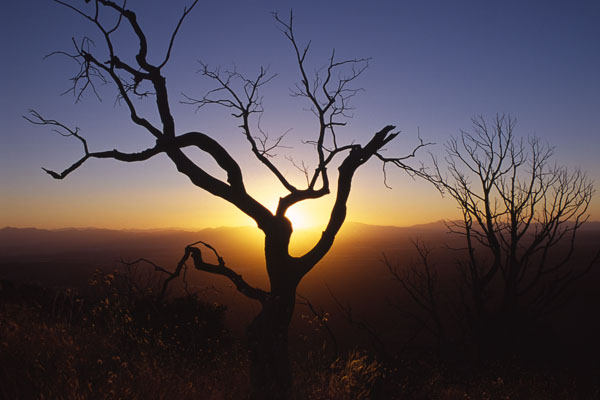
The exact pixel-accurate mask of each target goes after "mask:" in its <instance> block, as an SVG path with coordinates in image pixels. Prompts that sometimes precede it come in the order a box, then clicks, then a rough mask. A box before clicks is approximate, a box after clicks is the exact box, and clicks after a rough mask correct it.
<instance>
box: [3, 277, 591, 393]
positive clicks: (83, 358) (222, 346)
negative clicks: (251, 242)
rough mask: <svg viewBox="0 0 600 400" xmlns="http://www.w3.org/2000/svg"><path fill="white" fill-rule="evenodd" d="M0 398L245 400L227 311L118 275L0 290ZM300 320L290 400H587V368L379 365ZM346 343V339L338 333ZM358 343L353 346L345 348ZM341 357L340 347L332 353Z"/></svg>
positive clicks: (311, 321) (564, 363)
mask: <svg viewBox="0 0 600 400" xmlns="http://www.w3.org/2000/svg"><path fill="white" fill-rule="evenodd" d="M0 295H1V297H0V398H6V399H117V398H123V399H244V398H246V397H247V394H248V392H249V389H250V388H249V385H250V380H249V377H248V372H247V371H248V359H247V352H246V350H245V343H244V341H243V340H241V339H239V338H237V337H235V335H234V334H232V333H231V332H229V331H228V329H227V326H226V324H225V315H226V313H227V312H228V311H227V309H226V308H225V307H224V306H222V305H219V304H214V303H209V302H207V301H205V300H203V299H202V298H201V297H199V296H198V295H191V294H188V295H183V296H180V297H176V298H170V299H169V300H165V301H157V300H156V296H155V295H154V293H153V291H152V289H151V288H144V289H140V288H139V285H136V284H134V282H132V280H131V277H130V276H129V275H128V274H127V273H126V272H124V271H117V270H115V271H113V272H109V273H107V272H100V271H98V272H97V273H96V274H94V276H93V277H92V278H91V279H90V281H89V284H88V285H87V286H86V287H81V288H77V289H75V288H74V289H60V290H58V289H51V288H48V287H41V286H34V285H27V284H16V283H13V282H9V281H3V282H2V290H1V292H0ZM310 310H311V309H308V308H305V309H303V312H304V315H303V317H304V318H303V323H304V326H300V327H299V328H298V332H295V333H296V334H295V335H294V332H293V333H292V336H293V337H294V338H296V339H298V340H296V341H292V348H291V355H292V368H293V370H294V376H295V378H294V383H293V390H292V398H296V399H371V398H372V399H596V398H598V396H599V395H600V391H599V389H600V382H599V380H600V369H599V368H598V367H599V365H598V363H597V362H596V363H594V362H593V360H592V361H590V360H588V361H587V362H582V363H579V364H578V363H577V360H573V359H569V357H565V356H564V355H563V356H559V355H558V352H557V351H556V352H555V349H548V352H549V353H552V354H556V357H554V361H552V359H553V357H546V358H543V360H537V361H535V360H531V359H526V358H523V359H519V358H517V357H514V358H512V359H510V360H504V361H502V362H495V363H489V364H487V365H485V366H481V365H478V364H476V363H469V362H466V361H465V360H464V359H463V360H461V361H459V360H458V359H457V358H456V357H454V358H452V357H446V358H443V357H442V358H440V357H438V356H436V355H434V352H432V351H430V349H428V348H427V347H423V346H421V347H419V348H418V350H414V349H413V351H411V352H408V353H407V352H404V353H402V352H398V351H395V350H394V351H390V352H388V353H386V354H379V353H378V352H377V351H376V349H374V348H370V347H369V346H362V348H360V347H357V346H356V345H354V346H352V345H350V346H345V345H344V346H340V348H338V342H340V341H339V340H336V338H337V339H339V337H338V336H341V334H342V332H340V331H335V332H332V331H331V330H330V328H331V326H330V325H329V324H328V318H329V315H328V314H327V313H320V312H319V311H318V310H316V308H315V307H313V308H312V310H313V311H314V312H311V311H310ZM345 335H349V334H348V332H346V333H345ZM356 343H358V342H356ZM342 347H343V348H342Z"/></svg>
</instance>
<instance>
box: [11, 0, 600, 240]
mask: <svg viewBox="0 0 600 400" xmlns="http://www.w3.org/2000/svg"><path fill="white" fill-rule="evenodd" d="M71 3H72V4H77V5H84V2H83V0H81V1H73V2H71ZM190 3H191V1H182V0H176V1H168V2H167V1H159V0H145V1H141V0H130V1H128V6H129V7H130V8H131V9H133V10H137V11H138V20H139V21H140V24H141V26H142V27H143V28H145V30H146V31H147V34H148V37H149V42H150V59H151V60H158V59H160V58H161V57H162V55H163V54H164V52H165V49H166V46H167V43H168V38H169V35H170V32H171V31H172V29H173V28H174V26H175V25H176V23H177V20H178V18H179V16H180V14H181V12H182V10H183V7H184V6H185V5H187V4H190ZM291 9H293V12H294V15H295V28H296V35H297V38H298V40H299V42H300V43H307V42H308V41H309V40H310V41H311V49H310V51H309V53H308V65H309V66H310V70H311V71H312V70H315V69H318V68H320V67H322V66H323V65H325V64H326V62H327V60H328V57H329V55H330V52H331V50H332V49H334V48H335V50H336V55H338V56H339V57H340V58H361V57H371V60H370V63H369V68H368V69H367V70H366V72H365V73H364V74H363V75H362V76H361V77H360V79H359V80H358V81H357V87H361V88H364V91H361V92H360V93H359V94H358V95H357V96H356V97H355V98H354V99H353V103H352V104H353V106H354V107H355V109H354V111H353V117H352V118H351V119H349V120H348V121H347V122H348V124H347V126H346V127H345V128H344V129H343V133H341V135H343V138H344V140H345V141H346V142H347V143H350V142H352V141H355V142H357V143H365V142H366V141H367V140H368V139H369V137H370V136H371V135H372V134H373V133H374V132H376V131H378V130H380V129H381V128H382V127H384V126H385V125H388V124H393V125H396V126H397V129H399V130H400V131H401V132H402V135H400V136H399V137H398V138H397V139H396V140H394V141H393V142H392V143H391V144H390V145H389V146H387V150H386V155H403V154H407V153H410V151H411V150H412V147H413V146H414V145H415V144H416V143H417V134H420V136H421V137H422V138H423V139H424V140H425V141H427V142H434V143H435V145H432V146H429V147H428V148H427V150H426V151H424V152H422V153H421V155H420V156H419V157H420V158H419V159H420V160H424V161H427V160H428V155H427V153H428V152H431V153H433V154H435V155H438V156H439V155H441V154H443V143H445V142H446V141H447V140H448V139H450V138H451V137H452V136H456V135H457V134H459V133H460V130H461V129H463V130H469V129H470V127H471V118H472V117H475V116H479V115H482V116H483V117H484V118H486V119H488V120H491V119H492V118H494V116H495V115H496V114H503V113H506V114H510V115H511V116H512V117H514V118H516V119H517V126H516V133H517V134H518V135H519V136H522V137H528V136H534V135H535V136H538V137H540V138H541V139H542V140H544V141H546V142H547V143H548V144H549V145H551V146H555V148H556V150H555V158H554V161H555V162H556V163H557V164H559V165H564V166H566V167H568V168H571V169H573V168H581V169H583V170H585V171H587V173H588V175H589V177H590V179H592V180H594V181H595V182H596V186H597V185H598V184H599V182H600V157H598V153H599V151H600V24H598V21H599V20H600V2H598V1H591V0H590V1H580V0H574V1H570V2H564V1H561V2H559V1H527V2H525V1H510V0H509V1H502V2H497V1H493V2H492V1H452V2H449V1H427V0H423V1H371V2H363V1H361V2H359V1H355V2H349V1H337V0H331V1H322V0H321V1H312V0H308V1H290V0H283V1H282V0H279V1H275V0H272V1H265V0H262V1H239V0H238V1H226V0H224V1H219V2H205V1H200V3H199V4H198V6H197V7H196V8H195V9H194V11H193V12H192V13H191V14H189V16H188V18H187V19H186V21H185V22H184V25H183V26H182V28H181V30H180V32H179V34H178V37H177V41H176V43H175V46H174V49H173V55H172V58H171V61H170V63H169V65H168V66H167V67H166V68H165V70H164V74H165V76H166V79H167V84H168V87H169V90H170V99H171V102H172V104H171V106H172V109H173V113H174V117H175V119H176V127H177V131H178V133H184V132H186V131H190V130H197V131H201V132H205V133H207V134H209V135H211V136H212V137H214V138H216V139H218V140H219V141H220V142H221V143H222V144H223V145H224V146H225V147H226V148H227V149H228V151H229V152H230V153H231V154H232V155H233V156H234V157H235V158H236V160H237V161H238V162H239V163H240V164H241V166H242V168H243V170H244V177H245V180H246V184H247V186H248V189H249V191H250V193H251V194H252V195H253V196H255V197H256V198H257V199H259V200H260V201H262V202H264V204H266V205H267V206H268V207H270V208H273V207H275V205H276V204H277V200H278V198H279V197H280V196H282V195H285V194H286V193H285V191H284V190H283V188H282V187H278V186H277V182H276V181H275V180H274V179H273V177H272V176H270V175H269V173H268V171H267V170H266V169H265V168H264V166H262V165H261V164H260V163H259V162H258V161H257V160H256V159H254V158H253V157H252V156H251V154H250V152H249V147H248V144H247V142H246V141H245V140H244V138H243V137H242V135H241V133H240V130H239V128H238V127H237V125H238V124H239V123H238V121H237V120H235V118H233V117H232V116H231V115H230V114H229V113H228V112H227V110H223V109H218V108H204V109H201V110H196V109H195V108H194V107H193V106H190V105H185V104H180V103H179V101H180V100H182V99H183V96H182V94H186V95H189V96H196V97H201V96H202V94H203V93H204V92H206V91H207V90H210V89H211V88H213V87H214V86H212V83H211V82H210V81H208V80H206V79H203V78H202V77H201V76H200V75H199V74H198V73H197V71H198V69H199V63H198V61H202V62H205V63H208V64H209V65H211V66H218V65H221V66H223V68H231V67H232V66H233V65H235V67H236V68H237V70H238V71H240V72H242V73H244V74H247V75H249V76H252V75H254V74H256V73H257V72H258V70H259V68H260V67H261V66H269V68H270V71H272V72H274V73H277V76H276V77H275V79H273V80H272V81H271V82H270V83H269V85H268V86H266V87H265V88H264V91H263V93H262V94H263V96H264V97H263V104H264V108H265V112H264V113H263V115H262V117H261V126H262V128H263V129H264V130H266V131H268V132H269V133H270V134H271V135H272V136H278V135H279V134H281V133H283V132H285V131H287V130H289V129H291V131H290V133H289V134H287V135H286V137H285V139H284V142H283V144H284V145H285V148H282V149H278V151H277V157H276V158H275V159H274V160H275V162H276V163H277V165H278V166H279V167H280V168H281V170H282V171H284V173H285V174H286V176H289V177H290V179H292V180H294V181H295V182H302V179H303V176H302V174H300V173H299V172H298V171H297V170H296V169H295V168H294V167H293V165H292V164H291V163H290V162H289V161H288V160H287V159H286V155H287V156H293V157H294V159H295V160H299V159H303V160H304V159H306V162H307V164H308V165H309V166H310V165H311V161H313V160H312V159H311V152H310V148H307V146H306V145H304V144H303V143H302V141H303V140H307V139H309V138H311V137H313V136H311V133H312V132H314V128H315V120H314V117H313V116H312V114H311V113H310V112H307V111H306V108H307V107H308V104H307V103H306V102H305V101H303V99H299V98H294V97H291V96H290V88H291V87H293V86H294V84H295V83H296V82H298V81H299V75H298V70H297V66H296V65H295V64H294V58H293V53H292V48H291V47H290V43H289V42H288V41H287V40H286V39H285V37H284V36H283V34H282V33H281V32H280V31H279V30H278V29H277V26H276V24H275V22H274V20H273V17H272V15H271V12H273V11H277V12H279V13H280V14H281V15H286V16H287V15H288V14H289V12H290V10H291ZM0 18H1V24H0V30H1V32H2V34H1V35H0V37H1V38H0V41H1V49H2V54H3V57H2V60H1V61H0V93H2V95H1V96H0V101H1V104H0V116H1V118H0V185H1V186H0V187H1V192H0V227H1V226H16V227H33V226H35V227H40V228H64V227H100V228H119V229H120V228H141V229H149V228H172V227H175V228H185V229H201V228H205V227H216V226H239V225H246V224H251V223H252V222H251V220H250V219H249V218H247V217H246V216H244V215H243V214H242V213H241V212H239V211H238V210H237V209H235V208H234V207H233V206H231V205H229V204H227V203H226V202H224V201H223V200H221V199H218V198H214V197H212V196H211V195H209V194H207V193H205V192H203V191H202V190H201V189H199V188H197V187H195V186H193V185H192V184H191V183H190V182H189V181H188V180H187V178H186V177H184V176H183V175H181V174H179V173H178V172H177V171H176V170H175V168H174V166H173V165H172V164H171V163H169V160H168V159H167V158H166V157H155V158H153V159H151V160H149V161H146V162H143V163H119V162H117V161H112V160H91V161H89V162H87V163H86V164H85V165H84V166H82V167H81V168H79V169H78V170H77V171H75V172H74V173H73V174H71V175H70V176H69V177H68V178H67V179H64V180H62V181H57V180H54V179H52V178H51V177H50V176H48V175H47V174H45V173H44V172H43V171H42V169H41V167H45V168H50V169H54V170H58V171H60V170H62V169H64V168H65V167H67V166H69V165H70V164H71V163H73V162H74V161H75V160H77V159H78V158H79V157H80V156H81V154H82V149H81V145H80V143H78V142H77V141H76V140H73V139H72V138H64V137H61V136H59V135H57V134H56V133H53V132H52V131H51V130H50V129H48V128H47V127H40V126H33V125H31V124H29V123H27V121H25V120H24V119H23V118H22V116H23V115H25V114H26V113H27V111H28V109H35V110H37V111H38V112H40V113H41V114H42V115H43V116H45V117H47V118H51V119H56V120H59V121H61V122H63V123H64V124H66V125H68V126H72V127H75V126H76V127H78V128H79V129H80V131H81V134H82V135H83V136H85V137H86V138H87V140H88V144H89V146H90V150H92V151H99V150H107V149H113V148H117V149H119V150H122V151H139V150H142V149H144V148H145V147H150V146H152V145H153V140H152V139H153V138H152V137H150V136H149V135H148V134H147V133H146V132H144V131H142V130H141V129H140V128H138V127H136V126H135V125H134V124H132V123H131V122H130V121H129V119H128V112H127V110H126V108H125V107H124V106H122V105H119V104H118V103H116V102H115V91H114V86H110V85H103V86H100V87H99V94H100V96H101V99H102V101H99V100H98V99H97V98H96V97H95V96H94V95H93V93H92V92H88V93H87V94H86V95H85V96H84V97H83V98H82V99H81V101H79V102H76V101H75V100H76V99H75V98H74V96H73V95H72V94H69V93H67V94H64V95H61V93H63V92H65V91H66V90H68V89H69V88H70V81H69V79H70V78H71V77H72V76H73V75H74V74H75V73H76V72H77V68H78V67H77V65H75V64H74V63H73V61H72V60H70V59H68V58H67V57H60V56H53V57H49V58H46V59H44V56H45V55H47V54H49V53H51V52H53V51H57V50H61V51H70V50H71V49H72V47H71V46H72V44H71V38H72V37H74V38H77V39H78V40H80V39H81V38H82V37H83V36H85V35H88V36H92V37H94V35H95V31H94V27H93V26H92V25H91V24H90V23H89V22H87V21H85V20H83V19H82V18H81V17H79V16H77V15H76V14H75V13H73V12H72V11H71V10H69V9H67V8H65V7H63V6H60V5H58V4H56V3H55V2H53V1H50V0H43V1H40V0H35V1H33V0H21V1H12V2H8V3H7V4H5V5H4V6H3V12H2V15H1V17H0ZM118 43H119V44H118V45H119V51H123V52H127V51H128V50H129V51H130V50H131V49H132V44H133V43H134V42H131V37H130V36H128V35H127V32H124V33H123V35H122V36H121V37H120V39H119V41H118ZM96 46H97V48H98V51H102V49H103V47H102V42H101V41H99V40H98V41H96ZM152 106H153V104H152V102H151V101H148V100H146V101H144V102H143V103H141V104H140V109H141V110H142V112H143V113H144V114H145V115H147V116H148V118H150V119H155V118H156V114H155V111H154V109H153V107H152ZM193 157H194V159H195V160H197V161H198V163H199V164H200V165H203V166H205V167H206V168H207V169H208V170H209V171H217V168H215V166H214V165H211V164H210V162H208V161H207V160H206V157H202V155H201V154H200V153H198V154H193ZM312 165H313V166H314V161H313V164H312ZM387 183H388V185H389V186H391V189H389V188H387V187H386V186H385V185H384V181H383V174H382V168H381V163H378V162H377V161H375V160H371V161H370V162H369V163H368V164H367V165H365V166H363V167H362V168H361V169H360V170H359V172H358V173H357V176H356V178H355V180H354V184H353V191H352V194H351V198H350V201H349V203H348V220H351V221H357V222H364V223H370V224H378V225H398V226H407V225H413V224H419V223H428V222H433V221H437V220H440V219H445V218H449V219H452V218H455V217H456V216H457V215H458V211H457V209H456V206H455V205H454V203H453V202H452V201H451V200H450V199H448V198H442V197H441V196H440V195H439V193H438V192H437V191H436V190H435V189H434V188H433V187H431V185H430V184H427V183H426V182H423V181H419V180H414V179H412V178H411V177H408V176H407V175H406V174H405V173H403V172H402V171H394V170H393V169H392V168H389V169H388V174H387ZM332 200H333V199H332V196H328V198H326V199H323V200H319V201H312V202H306V204H302V205H301V206H295V207H294V208H292V209H290V217H291V218H292V220H293V222H294V223H295V224H296V226H297V227H304V226H313V225H314V226H320V225H322V224H323V223H324V222H325V217H326V216H327V215H328V207H329V206H330V205H331V204H332ZM590 214H591V219H592V220H600V196H595V198H594V200H593V201H592V204H591V206H590Z"/></svg>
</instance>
